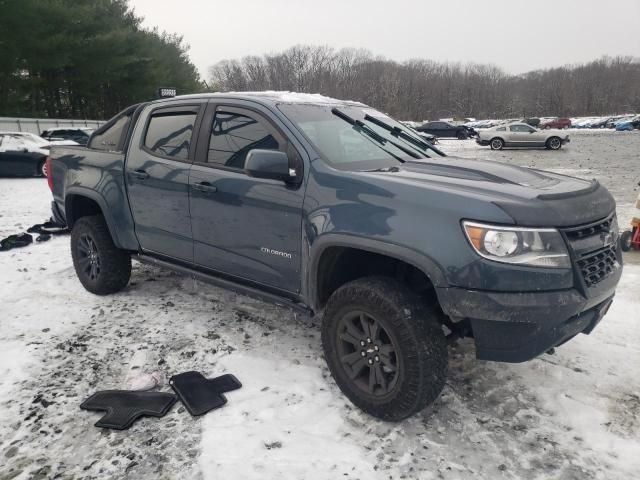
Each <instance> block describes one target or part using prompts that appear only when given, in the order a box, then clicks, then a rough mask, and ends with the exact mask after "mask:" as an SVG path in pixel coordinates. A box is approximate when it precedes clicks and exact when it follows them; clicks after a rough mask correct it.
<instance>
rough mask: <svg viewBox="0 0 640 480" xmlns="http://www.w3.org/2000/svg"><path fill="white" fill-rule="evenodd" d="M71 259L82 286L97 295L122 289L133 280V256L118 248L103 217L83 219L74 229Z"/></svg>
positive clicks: (96, 216)
mask: <svg viewBox="0 0 640 480" xmlns="http://www.w3.org/2000/svg"><path fill="white" fill-rule="evenodd" d="M71 256H72V258H73V266H74V267H75V270H76V275H78V279H79V280H80V283H82V286H83V287H84V288H85V289H87V290H88V291H90V292H91V293H95V294H96V295H108V294H110V293H115V292H118V291H120V290H122V289H123V288H124V287H125V286H126V285H127V283H129V278H130V277H131V256H130V255H129V253H128V252H126V251H125V250H121V249H119V248H118V247H116V246H115V245H114V243H113V239H112V238H111V234H110V233H109V228H108V227H107V224H106V222H105V220H104V217H103V216H102V215H93V216H89V217H82V218H80V219H79V220H78V221H77V222H76V223H75V224H74V225H73V229H72V230H71Z"/></svg>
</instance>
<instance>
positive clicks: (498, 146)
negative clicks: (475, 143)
mask: <svg viewBox="0 0 640 480" xmlns="http://www.w3.org/2000/svg"><path fill="white" fill-rule="evenodd" d="M489 145H491V150H502V149H503V148H504V141H503V140H502V139H501V138H492V139H491V142H490V143H489Z"/></svg>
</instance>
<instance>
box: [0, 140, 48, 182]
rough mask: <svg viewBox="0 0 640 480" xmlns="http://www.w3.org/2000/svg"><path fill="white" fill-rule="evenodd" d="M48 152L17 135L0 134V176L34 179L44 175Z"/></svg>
mask: <svg viewBox="0 0 640 480" xmlns="http://www.w3.org/2000/svg"><path fill="white" fill-rule="evenodd" d="M47 153H48V150H46V149H44V148H41V147H40V146H38V145H35V144H32V143H31V142H28V141H26V140H25V139H24V138H23V137H22V136H20V135H19V134H11V133H0V175H2V176H7V177H34V176H36V177H37V176H44V175H45V174H46V158H47Z"/></svg>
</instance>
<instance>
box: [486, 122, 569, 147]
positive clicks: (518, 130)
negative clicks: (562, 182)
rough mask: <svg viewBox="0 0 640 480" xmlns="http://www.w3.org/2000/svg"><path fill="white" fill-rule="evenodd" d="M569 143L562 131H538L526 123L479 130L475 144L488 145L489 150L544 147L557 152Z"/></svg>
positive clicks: (567, 137)
mask: <svg viewBox="0 0 640 480" xmlns="http://www.w3.org/2000/svg"><path fill="white" fill-rule="evenodd" d="M568 142H569V135H567V134H566V133H565V132H563V131H562V130H538V129H537V128H534V127H532V126H531V125H527V124H526V123H510V124H508V125H498V126H496V127H493V128H489V129H487V130H479V131H478V137H477V138H476V143H479V144H480V145H484V146H486V145H489V146H491V150H502V149H503V148H505V147H526V148H531V147H545V148H548V149H549V150H559V149H560V147H562V145H564V144H565V143H568Z"/></svg>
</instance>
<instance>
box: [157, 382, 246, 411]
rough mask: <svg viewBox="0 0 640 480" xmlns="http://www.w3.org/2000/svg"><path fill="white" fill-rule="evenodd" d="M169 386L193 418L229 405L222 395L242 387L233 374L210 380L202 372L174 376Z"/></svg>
mask: <svg viewBox="0 0 640 480" xmlns="http://www.w3.org/2000/svg"><path fill="white" fill-rule="evenodd" d="M169 384H170V385H171V387H172V388H173V390H174V391H175V392H176V393H177V394H178V397H180V401H181V402H182V403H183V404H184V406H185V407H186V408H187V410H188V411H189V413H190V414H191V415H193V416H198V415H202V414H204V413H207V412H208V411H209V410H213V409H214V408H218V407H221V406H223V405H224V404H225V403H227V399H226V398H225V396H224V395H222V394H223V393H225V392H230V391H231V390H237V389H238V388H240V387H242V384H241V383H240V382H239V381H238V379H237V378H236V377H234V376H233V375H231V374H226V375H221V376H220V377H216V378H212V379H208V378H205V377H204V376H203V375H202V374H201V373H200V372H184V373H180V374H178V375H174V376H173V377H171V379H170V380H169Z"/></svg>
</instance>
